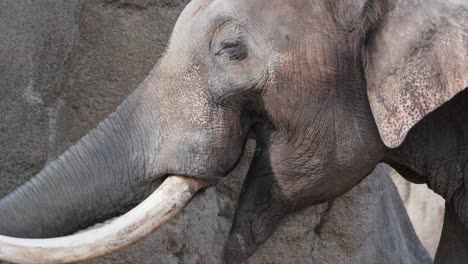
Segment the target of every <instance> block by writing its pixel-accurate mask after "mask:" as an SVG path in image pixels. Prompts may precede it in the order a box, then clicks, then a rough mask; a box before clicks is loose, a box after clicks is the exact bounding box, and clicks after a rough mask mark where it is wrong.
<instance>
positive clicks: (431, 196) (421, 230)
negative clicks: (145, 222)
mask: <svg viewBox="0 0 468 264" xmlns="http://www.w3.org/2000/svg"><path fill="white" fill-rule="evenodd" d="M390 176H391V178H392V180H393V181H394V183H395V185H396V187H397V189H398V192H399V193H400V197H401V198H402V200H403V204H404V205H405V208H406V212H407V213H408V216H409V218H410V220H411V222H412V223H413V226H414V230H415V231H416V234H417V235H418V237H419V239H420V240H421V242H422V244H423V245H424V247H425V248H426V249H427V251H428V252H429V255H430V256H431V257H432V258H434V256H435V253H436V251H437V246H438V245H439V241H440V235H441V234H442V226H443V224H444V213H445V200H444V199H443V198H442V197H441V196H439V195H438V194H436V193H434V192H433V191H432V190H431V189H429V188H428V187H427V185H425V184H412V183H410V182H409V181H407V180H405V179H404V178H403V177H401V176H400V175H399V174H398V173H397V172H396V171H395V170H392V171H391V172H390Z"/></svg>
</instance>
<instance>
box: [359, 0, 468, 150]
mask: <svg viewBox="0 0 468 264" xmlns="http://www.w3.org/2000/svg"><path fill="white" fill-rule="evenodd" d="M376 1H385V0H376ZM386 1H388V0H386ZM408 2H410V1H406V0H402V1H397V4H396V6H393V7H392V8H390V9H389V11H388V12H386V13H385V15H384V17H383V18H382V19H381V21H380V24H379V25H377V26H375V29H374V31H373V32H371V33H367V34H370V35H371V36H368V37H367V38H368V40H367V44H366V46H365V48H364V51H363V54H362V56H363V58H364V60H363V61H364V62H365V73H366V80H367V89H368V90H367V92H368V97H369V102H370V105H371V109H372V113H373V115H374V118H375V121H376V123H377V127H378V129H379V132H380V136H381V138H382V140H383V142H384V143H385V144H386V145H387V146H388V147H391V148H396V147H398V146H399V145H401V143H402V142H403V141H404V139H405V137H406V135H407V134H408V132H409V131H410V129H411V128H412V127H413V126H414V125H416V124H417V123H418V122H419V121H420V120H421V119H423V118H424V117H425V116H426V115H428V114H429V113H431V112H432V111H434V110H435V109H437V108H438V107H440V106H441V105H442V104H444V103H445V102H447V101H449V100H450V99H451V98H452V97H454V96H455V95H456V94H457V93H459V92H461V91H463V90H464V89H465V88H467V87H468V5H467V4H466V2H465V3H462V2H464V1H460V0H443V1H440V2H436V1H412V2H415V3H414V4H410V3H408ZM416 2H417V3H416ZM467 107H468V106H467ZM467 109H468V108H467Z"/></svg>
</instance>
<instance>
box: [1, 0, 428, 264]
mask: <svg viewBox="0 0 468 264" xmlns="http://www.w3.org/2000/svg"><path fill="white" fill-rule="evenodd" d="M187 2H188V0H93V1H91V0H67V1H60V0H40V1H26V0H2V1H0V113H1V118H0V120H1V121H0V197H1V196H3V195H5V194H7V193H8V192H10V191H12V190H13V189H14V188H16V187H17V186H18V185H20V184H21V183H23V182H25V181H26V180H27V179H29V178H30V177H31V176H32V175H34V174H35V173H36V172H37V171H39V170H40V168H41V167H42V166H43V165H44V164H46V163H47V162H48V161H50V160H52V159H54V158H55V157H56V156H57V155H58V154H60V153H61V152H62V151H63V150H65V149H66V148H67V147H69V146H70V145H71V144H72V143H73V142H75V141H77V140H78V139H79V138H80V137H81V136H83V135H84V134H85V133H86V131H88V130H89V129H91V128H93V127H94V126H95V125H96V124H97V123H98V122H99V121H100V120H101V119H103V118H104V117H105V116H106V115H108V114H109V113H110V112H112V111H113V110H114V109H115V107H116V106H117V105H118V104H119V103H120V102H121V101H122V99H123V98H124V97H125V96H126V95H128V94H129V93H130V92H131V91H132V90H133V89H134V88H135V87H136V86H137V85H138V83H139V82H140V81H141V80H142V79H143V78H144V77H145V76H146V74H147V73H148V72H149V70H150V69H151V68H152V66H153V65H154V64H155V63H156V61H157V60H158V58H159V57H160V55H161V53H162V51H163V50H164V46H165V44H166V42H167V39H168V37H169V34H170V32H171V30H172V26H173V24H174V23H175V20H176V19H177V16H178V14H179V13H180V11H181V10H182V9H183V7H184V6H185V4H186V3H187ZM247 167H248V158H246V159H245V161H244V166H243V168H242V169H241V171H237V172H235V173H234V175H231V176H230V177H228V178H227V179H226V180H225V181H223V182H222V183H220V184H218V186H216V188H211V189H208V190H207V191H205V192H204V193H203V194H201V195H199V196H197V197H196V198H195V199H194V201H193V202H192V203H191V204H190V205H189V206H188V207H187V208H186V209H185V211H184V213H183V214H181V215H179V217H178V218H177V219H176V220H175V221H173V222H172V223H170V224H168V225H167V226H166V227H164V228H163V230H161V232H159V233H157V234H154V235H152V236H151V237H149V238H147V239H145V240H144V241H142V242H140V243H138V244H137V245H135V246H133V247H131V248H129V249H127V250H125V251H123V252H120V253H117V254H114V255H111V256H108V257H105V258H101V259H98V260H95V261H91V262H89V263H129V264H130V263H132V264H133V263H142V264H145V263H147V264H150V263H208V264H209V263H221V257H220V256H221V250H222V245H223V241H224V240H225V239H226V237H227V233H228V231H229V227H230V221H231V219H232V217H233V213H234V208H235V204H236V202H237V197H238V194H239V191H240V186H241V183H242V180H243V177H242V175H244V172H245V170H246V168H247ZM242 170H244V171H242ZM387 174H388V168H386V167H380V168H379V169H378V171H377V172H376V173H374V174H373V175H372V176H371V177H368V178H367V179H366V180H364V181H363V182H362V183H361V184H359V186H357V187H356V188H354V189H353V190H351V191H350V192H349V193H347V194H345V195H344V196H343V197H340V198H339V199H336V200H335V201H332V202H330V203H327V204H322V205H319V206H314V207H310V208H308V209H306V210H304V211H302V212H299V213H297V214H295V215H292V216H290V217H288V218H287V219H286V220H285V221H284V223H283V225H282V226H281V228H279V230H278V231H277V232H275V234H274V235H273V237H272V238H271V239H270V240H269V241H268V242H267V243H266V244H265V245H264V246H262V247H261V248H260V250H259V251H258V252H257V253H256V254H255V255H254V256H253V257H252V258H251V259H249V261H248V263H251V264H253V263H255V264H258V263H260V264H261V263H265V264H266V263H429V262H430V259H429V258H428V256H427V254H426V252H425V250H424V249H423V248H422V246H421V244H420V243H419V241H418V239H417V237H416V235H415V233H414V231H413V229H412V227H411V224H410V222H409V219H408V217H407V215H406V213H405V211H404V207H403V205H402V202H401V200H400V198H399V196H398V193H397V191H396V189H395V187H394V185H393V184H392V182H391V180H390V178H389V177H388V175H387Z"/></svg>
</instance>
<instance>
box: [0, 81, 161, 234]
mask: <svg viewBox="0 0 468 264" xmlns="http://www.w3.org/2000/svg"><path fill="white" fill-rule="evenodd" d="M142 86H143V84H142ZM143 90H144V89H143V87H139V88H138V89H137V90H136V91H135V92H134V93H133V94H132V95H131V96H129V97H128V98H127V99H126V100H125V101H124V102H123V103H122V104H121V105H120V106H119V107H118V109H117V110H116V112H114V113H113V114H111V115H110V116H109V117H108V118H107V119H106V120H104V121H103V122H101V123H100V124H99V125H98V127H97V128H96V129H94V130H92V131H91V132H90V133H89V134H88V135H86V136H85V137H83V138H82V139H81V140H80V141H79V142H78V143H77V144H76V145H74V146H72V147H71V148H70V149H69V150H68V151H66V152H65V153H64V154H62V155H61V156H60V157H59V158H58V159H57V160H55V161H53V162H51V163H50V164H48V165H47V166H46V167H45V168H44V169H43V170H42V171H41V172H40V173H39V174H38V175H36V176H35V177H33V178H32V179H31V180H30V181H29V182H27V183H26V184H24V185H23V186H21V187H20V188H18V189H17V190H16V191H14V192H13V193H11V194H9V195H7V196H5V197H4V198H2V199H1V200H0V235H7V236H14V237H28V238H44V237H56V236H62V235H67V234H70V233H73V232H75V231H77V230H80V229H83V228H86V227H89V226H90V225H92V224H94V223H96V222H98V221H101V220H107V219H109V218H112V217H114V216H116V215H119V214H121V213H124V212H125V211H127V210H128V209H130V207H132V206H134V205H135V204H136V203H138V202H141V201H142V200H143V199H144V198H145V197H146V196H147V195H148V194H149V192H150V191H151V184H149V183H148V182H147V181H145V178H147V177H150V176H152V174H154V173H156V172H155V170H154V168H152V166H151V164H154V159H155V157H156V156H157V155H155V154H156V152H157V148H158V144H157V143H158V142H157V141H158V133H159V131H158V129H156V128H157V127H158V120H157V118H156V117H157V114H155V111H149V109H147V108H148V106H146V105H145V104H143V103H141V100H142V97H143V95H142V91H143ZM149 112H151V113H149ZM143 119H144V120H143Z"/></svg>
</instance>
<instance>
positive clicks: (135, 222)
mask: <svg viewBox="0 0 468 264" xmlns="http://www.w3.org/2000/svg"><path fill="white" fill-rule="evenodd" d="M249 139H251V140H252V139H254V137H251V136H249ZM247 145H249V144H248V141H247V142H246V143H245V144H244V147H243V152H242V155H240V157H239V159H238V160H237V161H236V162H235V163H234V165H233V166H232V168H231V169H229V170H228V171H227V174H226V175H223V177H224V176H227V175H229V174H230V173H232V172H233V171H237V170H238V168H239V167H240V164H242V163H243V160H246V159H248V160H251V157H249V156H251V155H249V154H251V153H253V152H252V151H249V149H251V148H249V147H248V146H247ZM250 145H254V144H250ZM220 178H222V177H220ZM213 184H214V183H213V182H207V181H204V180H201V179H197V178H194V177H189V176H178V175H168V176H166V178H165V179H164V181H163V183H162V184H161V185H160V186H159V187H157V188H156V189H155V190H154V191H153V192H152V194H151V195H149V196H148V197H147V198H146V199H145V200H144V201H143V202H141V203H140V204H139V205H137V206H136V207H135V208H133V209H132V210H130V211H128V212H127V213H125V214H124V215H121V216H119V217H115V218H113V219H111V220H109V221H108V223H104V224H99V225H96V226H95V227H91V228H88V229H85V230H82V231H79V232H78V233H75V234H73V235H69V236H65V237H57V238H47V239H27V238H13V237H8V236H1V235H0V259H1V260H4V261H8V262H11V263H22V264H29V263H31V264H32V263H75V262H80V261H86V260H90V259H94V258H98V257H101V256H104V255H108V254H111V253H113V252H116V251H118V250H121V249H123V248H126V247H128V246H131V245H133V244H135V243H136V242H138V241H140V240H142V239H144V238H145V237H147V236H148V235H150V234H151V233H153V232H155V231H157V230H158V229H159V228H161V227H162V226H164V225H165V224H167V223H168V222H169V221H171V220H172V219H173V218H174V217H175V216H176V215H178V214H179V213H180V212H181V211H182V210H183V208H184V207H185V206H186V205H187V204H188V203H189V202H190V201H191V199H192V198H193V197H194V196H195V195H196V194H197V193H198V192H199V191H200V190H203V189H205V188H207V187H209V186H210V185H213Z"/></svg>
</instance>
